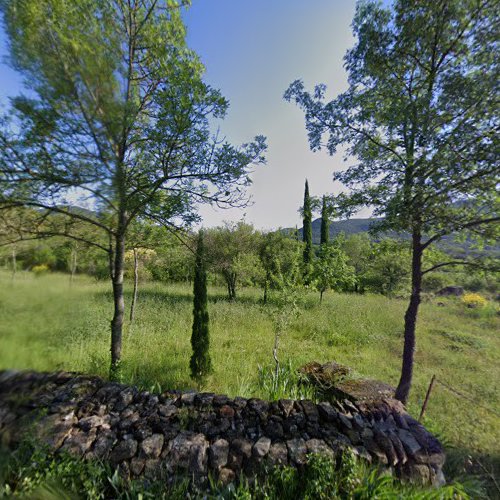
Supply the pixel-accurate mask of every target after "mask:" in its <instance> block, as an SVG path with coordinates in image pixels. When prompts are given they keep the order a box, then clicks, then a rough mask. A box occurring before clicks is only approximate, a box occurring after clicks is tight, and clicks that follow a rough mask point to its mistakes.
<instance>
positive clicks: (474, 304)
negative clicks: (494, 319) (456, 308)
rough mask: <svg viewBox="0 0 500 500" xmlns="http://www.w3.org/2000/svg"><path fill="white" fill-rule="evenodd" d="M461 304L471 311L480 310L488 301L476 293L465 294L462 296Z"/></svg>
mask: <svg viewBox="0 0 500 500" xmlns="http://www.w3.org/2000/svg"><path fill="white" fill-rule="evenodd" d="M462 303H463V304H464V305H466V306H467V307H470V308H471V309H481V308H483V307H485V306H486V305H487V304H488V301H487V300H486V299H485V298H484V297H483V296H482V295H479V294H478V293H466V294H464V295H463V296H462Z"/></svg>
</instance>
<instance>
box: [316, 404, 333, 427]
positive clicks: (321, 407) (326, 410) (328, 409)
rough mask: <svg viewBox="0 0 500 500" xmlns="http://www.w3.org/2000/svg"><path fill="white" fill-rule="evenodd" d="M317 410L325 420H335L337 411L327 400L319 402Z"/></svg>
mask: <svg viewBox="0 0 500 500" xmlns="http://www.w3.org/2000/svg"><path fill="white" fill-rule="evenodd" d="M318 412H319V415H320V416H321V418H322V419H323V420H326V421H327V422H335V421H336V420H337V411H336V410H335V408H333V406H332V405H331V404H330V403H328V402H321V403H319V404H318Z"/></svg>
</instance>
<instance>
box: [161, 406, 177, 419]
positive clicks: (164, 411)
mask: <svg viewBox="0 0 500 500" xmlns="http://www.w3.org/2000/svg"><path fill="white" fill-rule="evenodd" d="M177 411H178V408H177V406H175V405H173V404H169V405H159V406H158V413H159V414H160V415H161V416H162V417H167V418H169V417H172V416H174V415H175V414H176V413H177Z"/></svg>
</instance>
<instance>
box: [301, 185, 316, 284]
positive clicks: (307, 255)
mask: <svg viewBox="0 0 500 500" xmlns="http://www.w3.org/2000/svg"><path fill="white" fill-rule="evenodd" d="M302 210H303V225H302V240H303V242H304V254H303V259H304V276H305V282H306V284H307V282H308V280H309V278H308V275H309V274H310V272H311V269H310V268H311V265H312V262H313V258H314V252H313V242H312V205H311V196H310V195H309V183H308V182H307V179H306V185H305V188H304V206H303V208H302Z"/></svg>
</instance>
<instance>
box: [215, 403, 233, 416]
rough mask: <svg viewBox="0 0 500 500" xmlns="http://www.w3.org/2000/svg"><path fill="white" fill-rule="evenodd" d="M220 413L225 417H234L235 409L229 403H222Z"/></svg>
mask: <svg viewBox="0 0 500 500" xmlns="http://www.w3.org/2000/svg"><path fill="white" fill-rule="evenodd" d="M219 414H220V416H221V417H223V418H233V417H234V410H233V409H232V408H231V407H230V406H229V405H222V406H221V407H220V409H219Z"/></svg>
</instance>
